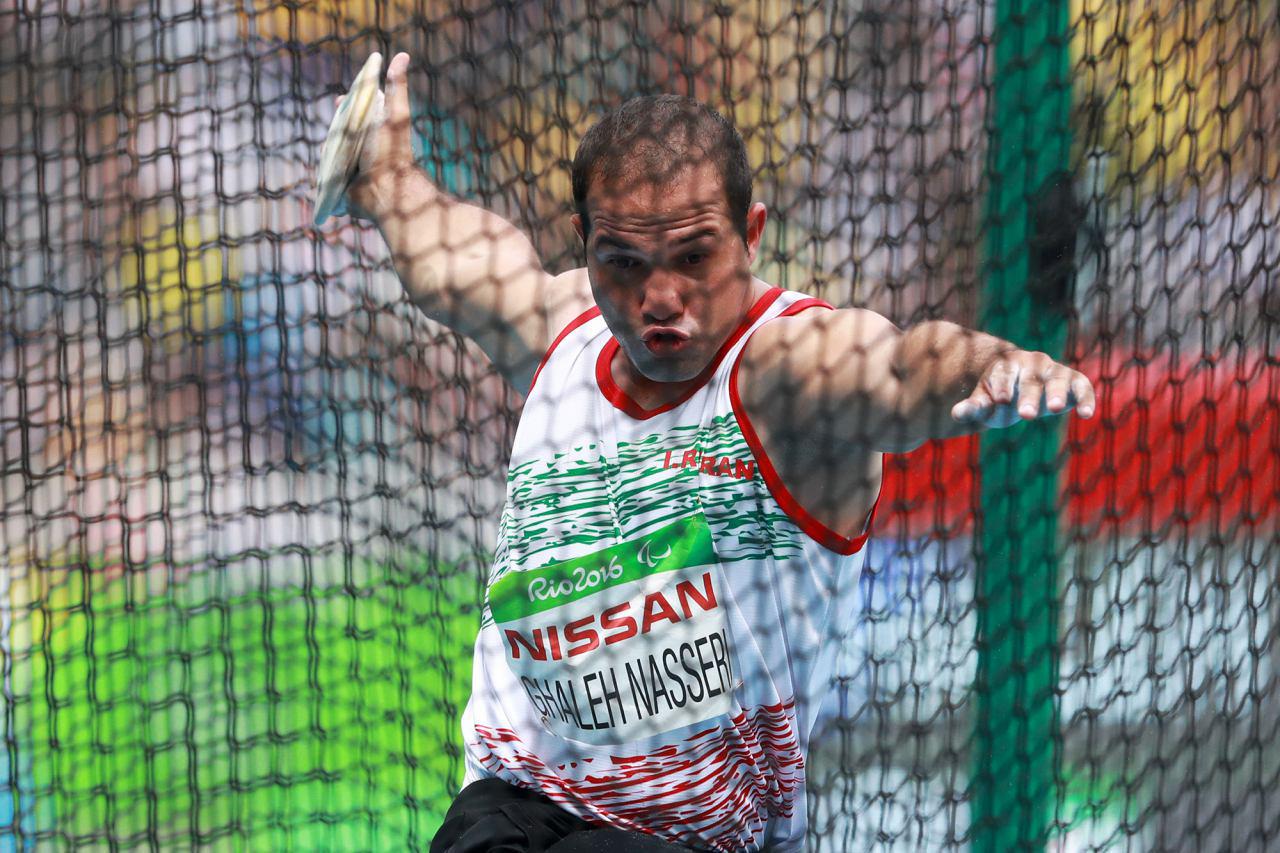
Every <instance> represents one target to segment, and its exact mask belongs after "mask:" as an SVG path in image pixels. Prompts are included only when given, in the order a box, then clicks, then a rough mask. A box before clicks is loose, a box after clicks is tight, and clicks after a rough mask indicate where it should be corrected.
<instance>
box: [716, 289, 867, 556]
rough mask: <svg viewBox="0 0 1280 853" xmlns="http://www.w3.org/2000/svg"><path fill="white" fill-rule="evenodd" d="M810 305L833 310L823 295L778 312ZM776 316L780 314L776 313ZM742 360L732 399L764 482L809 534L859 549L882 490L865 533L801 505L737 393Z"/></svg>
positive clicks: (732, 375) (733, 375) (836, 547)
mask: <svg viewBox="0 0 1280 853" xmlns="http://www.w3.org/2000/svg"><path fill="white" fill-rule="evenodd" d="M809 308H827V309H830V310H834V309H832V306H831V305H830V304H828V303H827V302H824V301H823V300H821V299H813V298H808V299H801V300H799V301H798V302H796V303H794V304H792V305H789V306H787V309H786V310H785V311H783V312H782V313H781V314H779V315H778V316H779V317H790V316H793V315H795V314H799V313H800V312H801V311H804V310H807V309H809ZM774 319H777V318H776V317H775V318H774ZM741 364H742V357H741V354H739V357H738V360H737V361H735V362H734V364H733V369H732V370H731V371H730V372H729V401H730V403H731V404H732V405H733V416H734V418H736V419H737V421H738V429H740V430H742V437H743V438H744V439H746V441H747V446H748V447H750V448H751V454H752V455H753V456H755V459H756V464H757V465H758V466H759V467H760V476H761V477H763V478H764V484H765V486H766V487H767V488H768V489H769V494H771V495H773V499H774V500H775V501H777V502H778V506H780V507H781V508H782V511H783V512H785V513H786V514H787V517H788V518H790V519H791V520H792V521H794V522H795V523H796V525H797V526H799V528H800V530H801V531H802V532H803V533H804V534H805V535H806V536H808V537H809V538H810V539H812V540H813V541H815V542H817V543H818V544H819V545H821V546H822V547H824V548H826V549H827V550H829V551H834V552H836V553H837V554H842V555H845V556H848V555H849V554H856V553H858V552H859V551H861V550H862V547H863V545H865V544H866V542H867V537H868V536H870V535H871V521H872V519H874V518H875V515H876V507H877V506H879V505H880V494H879V493H878V492H877V493H876V499H875V502H874V503H873V504H872V505H871V511H870V512H869V513H867V520H866V523H865V524H863V526H862V533H861V534H859V535H857V536H853V537H849V536H842V535H841V534H839V533H837V532H836V531H834V530H832V529H831V528H830V527H827V526H826V525H825V524H823V523H822V522H821V521H818V519H816V518H814V517H813V515H812V514H811V513H810V512H809V511H808V510H806V509H805V508H804V507H803V506H801V505H800V502H799V501H798V500H796V499H795V496H794V495H792V494H791V492H790V490H788V489H787V487H786V486H785V485H784V484H783V482H782V477H780V476H779V475H778V470H777V469H776V468H774V467H773V461H772V460H770V459H769V454H768V453H766V452H765V449H764V445H763V444H762V443H761V441H760V436H759V435H757V434H756V430H755V427H753V426H752V425H751V419H750V418H748V417H747V411H746V408H744V407H743V405H742V398H741V397H740V396H739V395H738V366H739V365H741ZM881 461H882V464H883V457H881Z"/></svg>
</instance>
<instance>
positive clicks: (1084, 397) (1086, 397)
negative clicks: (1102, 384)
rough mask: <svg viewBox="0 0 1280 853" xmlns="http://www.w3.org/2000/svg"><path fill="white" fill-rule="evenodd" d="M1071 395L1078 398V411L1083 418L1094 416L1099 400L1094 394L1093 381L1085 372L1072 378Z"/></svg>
mask: <svg viewBox="0 0 1280 853" xmlns="http://www.w3.org/2000/svg"><path fill="white" fill-rule="evenodd" d="M1071 396H1073V397H1075V400H1076V412H1077V413H1079V415H1080V417H1082V418H1091V417H1093V412H1094V410H1095V409H1096V408H1097V405H1098V401H1097V399H1096V398H1095V397H1094V394H1093V383H1092V382H1090V381H1089V378H1088V377H1087V376H1085V375H1084V374H1083V373H1076V374H1075V376H1073V377H1072V379H1071Z"/></svg>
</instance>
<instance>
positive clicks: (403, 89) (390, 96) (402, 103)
mask: <svg viewBox="0 0 1280 853" xmlns="http://www.w3.org/2000/svg"><path fill="white" fill-rule="evenodd" d="M408 80H409V54H407V53H404V52H403V51H402V52H400V53H397V54H396V55H395V57H393V58H392V60H391V65H389V66H388V67H387V92H386V105H385V108H386V121H387V124H388V126H389V127H390V128H391V130H392V132H393V133H394V135H395V140H396V145H397V146H399V147H403V149H405V150H408V149H409V148H410V147H411V142H410V137H409V121H410V118H411V116H410V111H409V84H408Z"/></svg>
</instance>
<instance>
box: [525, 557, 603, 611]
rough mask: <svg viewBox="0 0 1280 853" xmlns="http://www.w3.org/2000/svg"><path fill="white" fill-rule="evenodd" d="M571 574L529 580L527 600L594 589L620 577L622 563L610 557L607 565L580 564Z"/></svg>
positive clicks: (538, 599)
mask: <svg viewBox="0 0 1280 853" xmlns="http://www.w3.org/2000/svg"><path fill="white" fill-rule="evenodd" d="M572 574H573V576H572V577H569V578H562V579H560V580H558V581H556V580H548V579H547V578H534V579H533V580H532V581H530V582H529V600H530V601H546V600H547V599H548V598H555V597H557V596H561V595H572V594H573V593H575V592H583V591H585V590H590V589H595V588H596V587H598V586H601V585H602V584H604V583H606V582H608V581H611V580H616V579H618V578H620V577H622V565H621V564H620V563H619V562H618V558H617V557H611V558H610V559H609V564H608V565H607V566H600V567H598V568H594V569H586V568H583V567H582V566H579V567H578V568H576V569H574V570H573V573H572Z"/></svg>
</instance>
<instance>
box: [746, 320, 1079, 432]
mask: <svg viewBox="0 0 1280 853" xmlns="http://www.w3.org/2000/svg"><path fill="white" fill-rule="evenodd" d="M757 339H758V340H757ZM745 355H746V356H747V357H745V358H744V361H743V370H744V379H745V381H744V383H743V384H744V391H743V394H744V399H745V398H746V396H747V395H748V394H750V397H751V401H750V402H748V407H749V409H752V410H754V411H757V412H760V413H761V414H762V415H764V416H765V417H766V419H769V420H774V419H785V420H787V421H789V423H788V427H789V428H788V429H787V430H786V431H787V432H789V433H792V434H793V435H794V436H795V437H798V438H804V439H805V440H809V441H815V442H819V443H822V444H825V445H833V447H831V448H830V449H831V450H835V451H838V450H839V448H840V447H846V448H849V449H854V448H857V449H861V450H872V451H882V452H905V451H908V450H912V449H914V448H916V447H918V446H920V445H921V444H923V443H924V442H925V441H927V440H929V439H934V438H950V437H953V436H957V435H964V434H967V433H971V432H974V431H976V430H979V429H982V428H986V427H1004V426H1009V425H1011V424H1013V423H1015V422H1017V421H1018V420H1019V419H1023V420H1032V419H1034V418H1037V417H1045V416H1048V415H1055V414H1060V413H1062V412H1065V411H1068V410H1069V409H1071V408H1073V407H1074V408H1075V409H1076V410H1077V412H1078V413H1079V414H1080V416H1081V417H1085V418H1088V417H1092V416H1093V411H1094V407H1095V405H1096V404H1095V400H1094V393H1093V386H1092V384H1091V383H1090V382H1089V379H1088V378H1087V377H1085V376H1084V374H1082V373H1080V372H1079V371H1076V370H1073V369H1071V368H1069V367H1067V366H1066V365H1062V364H1059V363H1057V362H1055V361H1054V360H1053V359H1051V358H1050V357H1049V356H1047V355H1045V354H1044V353H1040V352H1029V351H1026V350H1021V349H1018V348H1017V347H1015V346H1014V345H1013V344H1011V343H1009V342H1008V341H1004V340H1001V339H999V338H995V337H992V336H991V335H987V334H984V333H982V332H976V331H973V330H971V329H965V328H963V327H961V326H958V325H956V324H954V323H948V322H944V321H933V322H927V323H920V324H918V325H915V326H912V327H911V328H910V329H908V330H906V331H903V330H900V329H899V328H898V327H897V326H895V325H894V324H893V323H891V322H890V321H889V320H887V319H886V318H884V317H882V316H881V315H879V314H877V313H875V312H874V311H867V310H863V309H846V310H841V311H818V310H810V311H806V312H804V313H802V314H799V315H797V316H795V317H789V318H783V319H780V320H776V321H774V322H773V323H770V324H768V325H766V326H764V327H763V328H761V329H760V331H759V332H757V334H756V336H755V337H754V338H753V339H752V341H751V344H750V348H749V350H748V352H747V353H746V354H745ZM746 389H750V390H746Z"/></svg>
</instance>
